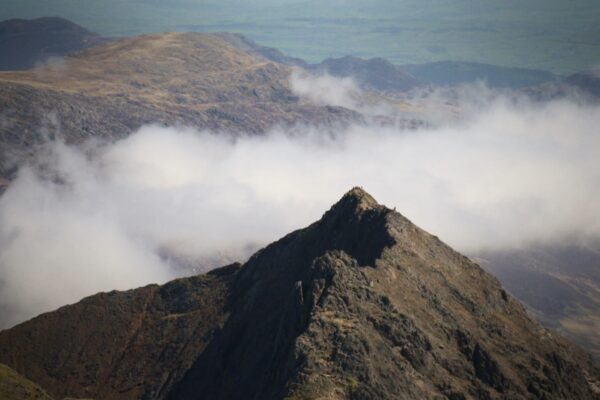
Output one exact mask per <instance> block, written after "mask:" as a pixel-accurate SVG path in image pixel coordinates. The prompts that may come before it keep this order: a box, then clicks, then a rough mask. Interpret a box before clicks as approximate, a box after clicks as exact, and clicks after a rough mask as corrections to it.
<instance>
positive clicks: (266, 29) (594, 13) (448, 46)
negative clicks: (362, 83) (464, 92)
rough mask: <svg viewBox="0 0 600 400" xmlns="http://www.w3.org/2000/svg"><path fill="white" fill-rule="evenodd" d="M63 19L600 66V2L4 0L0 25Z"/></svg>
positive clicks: (398, 53)
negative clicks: (9, 21)
mask: <svg viewBox="0 0 600 400" xmlns="http://www.w3.org/2000/svg"><path fill="white" fill-rule="evenodd" d="M48 15H53V16H54V15H56V16H63V17H66V18H69V19H72V20H73V21H75V22H78V23H80V24H82V25H84V26H85V27H88V28H89V29H92V30H94V31H97V32H99V33H102V34H106V35H131V34H139V33H142V32H156V31H171V30H200V31H205V30H206V31H233V32H240V33H243V34H246V35H248V36H249V37H251V38H253V39H255V40H257V41H258V42H260V43H261V44H265V45H269V46H274V47H277V48H280V49H282V50H284V51H286V52H288V53H290V54H292V55H296V56H300V57H304V58H306V59H307V60H309V61H312V62H317V61H321V60H322V59H323V58H325V57H329V56H342V55H348V54H353V55H358V56H363V57H372V56H382V57H385V58H388V59H390V60H392V61H393V62H396V63H417V62H428V61H435V60H444V59H452V60H463V61H479V62H486V63H490V64H497V65H506V66H518V67H530V68H539V69H546V70H551V71H554V72H560V73H569V72H575V71H578V70H582V69H588V68H590V67H593V66H597V65H599V64H600V2H599V1H597V0H569V1H566V0H505V1H500V0H454V1H448V0H427V1H423V0H419V1H417V0H404V1H402V0H370V1H365V0H361V1H358V0H330V1H322V0H319V1H317V0H305V1H294V0H283V1H274V0H262V1H260V0H259V1H256V0H252V1H250V0H239V1H234V0H229V1H227V0H223V1H214V0H210V1H207V0H204V1H201V0H175V1H169V2H166V1H158V0H146V1H143V0H139V1H131V0H93V1H92V0H1V1H0V19H6V18H15V17H21V18H31V17H39V16H48Z"/></svg>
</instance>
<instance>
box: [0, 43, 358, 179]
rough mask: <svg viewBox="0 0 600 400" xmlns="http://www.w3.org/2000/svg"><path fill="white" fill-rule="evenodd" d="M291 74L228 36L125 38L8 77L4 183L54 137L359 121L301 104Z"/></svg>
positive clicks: (0, 80) (4, 85)
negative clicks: (146, 128) (17, 163)
mask: <svg viewBox="0 0 600 400" xmlns="http://www.w3.org/2000/svg"><path fill="white" fill-rule="evenodd" d="M290 72H291V70H290V67H288V66H286V65H283V64H279V63H275V62H271V61H269V60H267V59H265V58H263V57H259V56H257V55H253V54H251V53H248V52H247V51H244V50H242V49H240V48H239V47H236V46H234V45H232V44H231V43H230V42H229V41H228V40H225V39H224V38H223V37H222V35H217V34H200V33H164V34H156V35H146V36H138V37H133V38H126V39H120V40H116V41H113V42H110V43H107V44H102V45H99V46H95V47H93V48H90V49H87V50H85V51H82V52H80V53H78V54H76V55H74V56H70V57H67V58H65V60H64V62H63V63H62V65H60V66H59V67H56V68H55V67H40V68H36V69H33V70H29V71H19V72H14V71H10V72H0V92H1V93H2V95H1V96H0V110H2V115H3V123H2V124H1V125H0V154H2V155H3V157H2V161H4V162H5V165H4V166H2V165H0V177H1V176H3V174H2V169H4V170H5V175H4V176H5V177H6V176H7V175H6V174H9V173H10V171H8V170H9V169H10V165H9V164H10V159H11V157H12V158H17V159H22V157H23V156H24V154H26V153H27V152H29V151H30V150H31V149H32V148H33V147H35V145H36V144H39V143H41V142H43V141H44V140H46V139H47V137H51V136H53V135H61V136H62V137H63V138H64V139H65V140H66V141H67V142H71V143H74V142H80V141H82V140H84V139H85V138H87V137H92V136H94V137H101V138H107V139H110V138H118V137H124V136H126V135H128V134H129V133H131V132H133V131H134V130H136V129H138V128H139V127H140V126H142V125H144V124H149V123H156V124H164V125H169V126H175V125H184V126H190V127H195V128H198V129H210V130H213V131H228V132H231V133H240V132H244V133H261V132H265V131H266V130H268V129H269V128H271V127H273V126H275V125H283V126H285V125H290V124H295V123H299V122H304V123H311V124H334V123H341V122H343V121H349V120H358V119H359V117H360V116H359V115H358V114H357V113H355V112H353V111H350V110H347V109H343V108H340V107H331V106H320V105H315V104H313V103H310V102H307V101H304V100H302V99H299V98H298V97H297V96H296V95H294V93H293V92H292V90H291V88H290V83H289V76H290ZM6 171H8V172H6Z"/></svg>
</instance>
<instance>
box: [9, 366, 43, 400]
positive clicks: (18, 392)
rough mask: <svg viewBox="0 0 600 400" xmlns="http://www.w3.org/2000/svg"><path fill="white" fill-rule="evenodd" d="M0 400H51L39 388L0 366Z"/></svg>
mask: <svg viewBox="0 0 600 400" xmlns="http://www.w3.org/2000/svg"><path fill="white" fill-rule="evenodd" d="M0 399H2V400H52V398H51V397H50V396H48V395H47V394H46V392H44V391H43V390H42V389H41V388H40V387H39V386H37V385H36V384H35V383H33V382H31V381H30V380H28V379H27V378H24V377H23V376H21V375H19V374H17V373H16V372H15V371H13V370H12V369H10V368H8V367H7V366H6V365H4V364H0Z"/></svg>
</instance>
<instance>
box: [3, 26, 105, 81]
mask: <svg viewBox="0 0 600 400" xmlns="http://www.w3.org/2000/svg"><path fill="white" fill-rule="evenodd" d="M108 40H109V39H108V38H103V37H101V36H99V35H97V34H95V33H92V32H90V31H88V30H87V29H85V28H83V27H81V26H79V25H77V24H75V23H73V22H71V21H69V20H66V19H64V18H58V17H43V18H37V19H32V20H25V19H9V20H6V21H1V22H0V54H2V57H0V70H1V71H8V70H19V69H29V68H33V67H35V66H36V65H39V64H42V63H44V62H45V61H47V60H48V59H50V58H51V57H62V56H66V55H68V54H72V53H75V52H77V51H80V50H83V49H85V48H87V47H90V46H94V45H97V44H100V43H102V42H105V41H108Z"/></svg>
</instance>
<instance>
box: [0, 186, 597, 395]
mask: <svg viewBox="0 0 600 400" xmlns="http://www.w3.org/2000/svg"><path fill="white" fill-rule="evenodd" d="M65 332H66V333H67V336H68V337H69V340H68V343H67V341H65V340H64V337H65ZM59 336H60V337H62V338H63V339H62V340H61V339H60V338H59ZM0 361H2V362H5V363H7V364H8V365H11V366H13V367H14V368H15V369H16V370H17V371H20V372H22V373H24V374H25V375H26V376H27V377H28V378H30V379H33V380H35V381H36V382H39V383H40V384H42V386H43V387H44V388H46V389H47V390H48V391H49V392H50V393H51V394H54V395H57V394H60V395H63V396H64V395H77V396H82V395H87V396H93V397H94V398H97V399H108V398H110V399H183V400H185V399H201V398H206V399H238V398H239V399H242V398H243V399H247V398H254V399H267V400H268V399H324V398H327V399H415V398H419V399H444V398H446V399H546V400H553V399H556V400H558V399H599V398H600V390H599V389H598V388H599V386H598V381H599V378H600V374H599V371H598V369H597V368H596V367H595V366H594V365H593V363H592V362H591V360H590V357H589V356H588V355H587V354H585V353H584V352H582V351H581V350H580V349H578V348H576V347H575V346H573V345H572V344H570V343H569V342H567V341H566V340H564V339H562V338H560V337H558V336H556V335H554V334H552V333H550V332H549V331H547V330H545V329H544V328H542V327H541V326H540V325H538V324H537V323H535V322H534V321H533V320H532V319H531V318H530V317H529V316H528V315H527V313H526V311H525V309H524V308H523V307H522V306H521V305H520V304H519V303H518V302H517V301H515V300H514V299H513V298H511V297H510V296H509V295H508V294H507V293H506V292H505V291H504V290H503V289H502V287H501V286H500V284H499V283H498V281H497V280H496V279H495V278H493V277H492V276H490V275H489V274H487V273H486V272H484V271H483V270H482V269H481V268H480V267H479V266H478V265H477V264H475V263H473V262H472V261H470V260H469V259H468V258H466V257H464V256H462V255H461V254H459V253H457V252H455V251H453V250H452V249H451V248H449V247H448V246H446V245H445V244H444V243H442V242H441V241H440V240H439V239H438V238H437V237H435V236H432V235H430V234H428V233H426V232H424V231H423V230H421V229H419V228H418V227H416V226H415V225H413V224H412V223H411V222H410V221H409V220H407V219H406V218H404V217H403V216H402V215H400V214H398V213H396V212H394V211H392V210H390V209H388V208H386V207H384V206H381V205H379V204H377V202H376V201H375V200H374V199H373V198H372V197H371V196H370V195H369V194H367V193H366V192H365V191H363V190H362V189H360V188H355V189H353V190H351V191H350V192H348V193H347V194H346V195H345V196H344V197H343V198H342V199H341V200H340V201H339V202H338V203H337V204H336V205H334V206H333V207H332V208H331V209H330V210H329V211H327V212H326V213H325V214H324V215H323V217H322V218H321V220H319V221H318V222H316V223H314V224H312V225H310V226H308V227H307V228H304V229H301V230H298V231H295V232H293V233H291V234H289V235H287V236H285V237H284V238H282V239H280V240H278V241H277V242H275V243H273V244H271V245H269V246H267V247H265V248H264V249H262V250H260V251H258V252H257V253H256V254H255V255H253V256H252V257H251V258H250V259H249V260H248V261H247V262H246V263H245V264H244V265H242V266H239V265H234V266H231V267H227V268H225V269H220V270H215V271H214V272H211V273H209V274H206V275H201V276H197V277H193V278H186V279H180V280H177V281H175V282H172V283H169V284H167V285H165V286H162V287H158V286H150V287H147V288H142V289H137V290H134V291H129V292H121V293H111V294H100V295H97V296H92V297H90V298H88V299H85V300H83V301H82V302H80V303H78V304H76V305H73V306H67V307H64V308H61V309H59V310H58V311H56V312H53V313H49V314H44V315H42V316H40V317H38V318H35V319H33V320H31V321H29V322H26V323H24V324H22V325H19V326H17V327H15V328H13V329H11V330H8V331H4V332H1V333H0Z"/></svg>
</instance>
